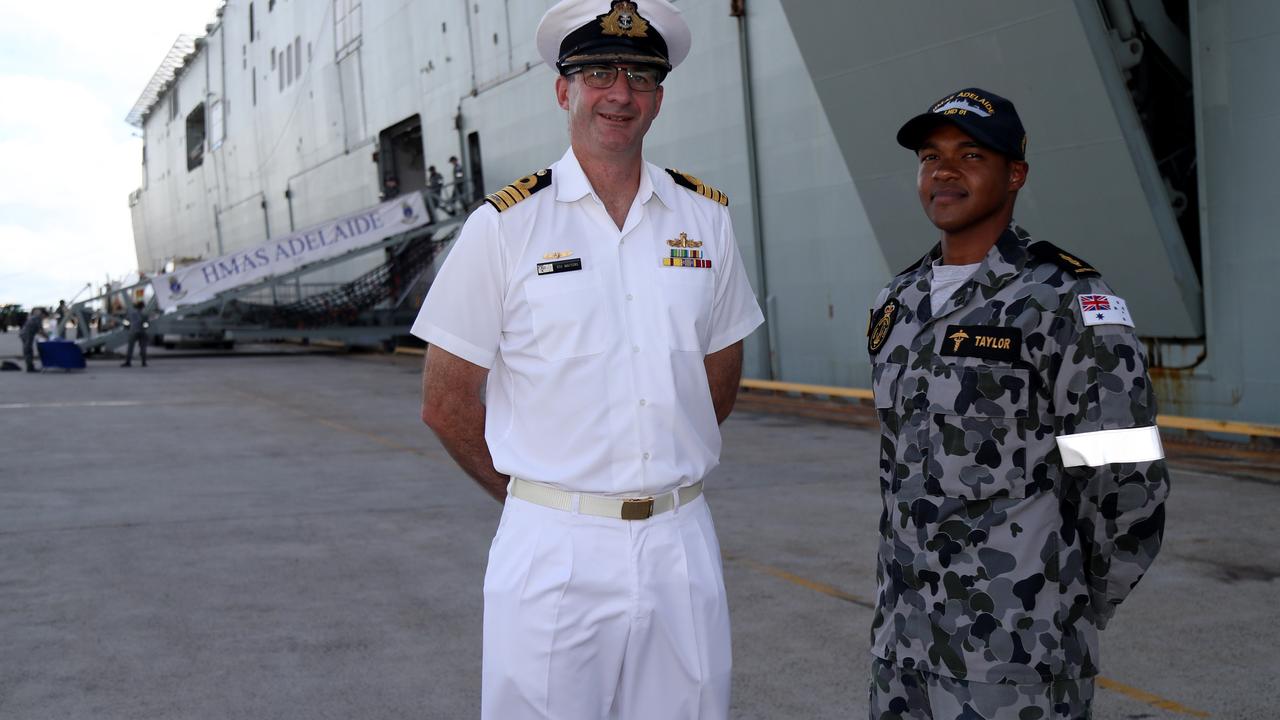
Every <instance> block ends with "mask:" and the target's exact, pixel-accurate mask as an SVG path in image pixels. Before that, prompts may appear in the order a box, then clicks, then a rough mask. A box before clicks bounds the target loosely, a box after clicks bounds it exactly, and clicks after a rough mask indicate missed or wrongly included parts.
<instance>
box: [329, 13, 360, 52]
mask: <svg viewBox="0 0 1280 720" xmlns="http://www.w3.org/2000/svg"><path fill="white" fill-rule="evenodd" d="M360 3H361V0H333V18H334V20H333V35H334V42H333V45H334V47H336V48H337V53H336V58H337V59H338V60H341V59H342V58H344V57H346V56H347V55H350V54H351V53H352V52H354V51H355V49H356V48H358V47H360V36H361V34H362V33H363V31H364V25H363V23H362V22H361V17H362V16H361V7H360Z"/></svg>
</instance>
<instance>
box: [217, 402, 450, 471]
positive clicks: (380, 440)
mask: <svg viewBox="0 0 1280 720" xmlns="http://www.w3.org/2000/svg"><path fill="white" fill-rule="evenodd" d="M233 392H235V393H237V394H239V395H242V396H244V397H245V398H248V399H250V400H253V401H254V402H260V403H262V404H264V405H271V406H272V407H277V408H280V409H281V410H284V411H286V412H291V413H293V414H294V415H297V416H299V417H304V418H306V419H308V420H311V421H313V422H317V423H319V424H321V425H324V426H325V427H329V428H333V429H334V430H341V431H342V432H349V433H351V434H353V435H359V436H360V437H363V438H365V439H368V440H372V441H373V442H375V443H377V444H378V445H381V446H383V447H385V448H388V449H390V450H398V451H400V452H407V453H413V454H414V455H421V456H423V457H427V456H428V453H427V452H426V451H425V450H423V449H422V448H416V447H410V446H408V445H401V444H400V443H398V442H395V441H394V440H390V439H388V438H385V437H383V436H381V435H378V434H377V433H371V432H367V431H365V430H361V429H360V428H357V427H352V426H351V425H347V424H346V423H340V422H338V421H336V420H329V419H328V418H322V417H318V416H316V415H312V414H311V413H309V412H307V411H305V410H301V409H299V408H296V407H292V406H290V405H286V404H284V403H282V402H280V401H278V400H272V399H271V398H267V397H263V396H261V395H253V394H250V393H247V392H243V391H241V390H234V391H233Z"/></svg>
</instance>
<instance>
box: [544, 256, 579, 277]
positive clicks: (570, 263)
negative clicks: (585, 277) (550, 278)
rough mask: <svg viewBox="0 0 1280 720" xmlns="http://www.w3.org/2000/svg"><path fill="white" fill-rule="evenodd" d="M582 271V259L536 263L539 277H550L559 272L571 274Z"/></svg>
mask: <svg viewBox="0 0 1280 720" xmlns="http://www.w3.org/2000/svg"><path fill="white" fill-rule="evenodd" d="M581 269H582V258H574V259H572V260H553V261H552V262H544V263H538V274H539V275H551V274H554V273H561V272H573V271H574V270H581Z"/></svg>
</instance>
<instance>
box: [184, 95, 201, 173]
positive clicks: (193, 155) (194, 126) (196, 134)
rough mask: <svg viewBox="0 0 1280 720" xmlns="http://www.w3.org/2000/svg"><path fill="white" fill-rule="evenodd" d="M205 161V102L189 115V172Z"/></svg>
mask: <svg viewBox="0 0 1280 720" xmlns="http://www.w3.org/2000/svg"><path fill="white" fill-rule="evenodd" d="M203 162H204V103H200V104H199V105H196V108H195V109H194V110H192V111H191V114H190V115H188V116H187V172H190V171H192V170H195V169H196V168H198V167H200V165H201V164H202V163H203Z"/></svg>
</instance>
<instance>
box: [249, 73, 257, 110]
mask: <svg viewBox="0 0 1280 720" xmlns="http://www.w3.org/2000/svg"><path fill="white" fill-rule="evenodd" d="M249 77H251V78H253V106H254V107H258V68H256V67H255V68H254V69H253V73H252V74H250V76H249Z"/></svg>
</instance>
